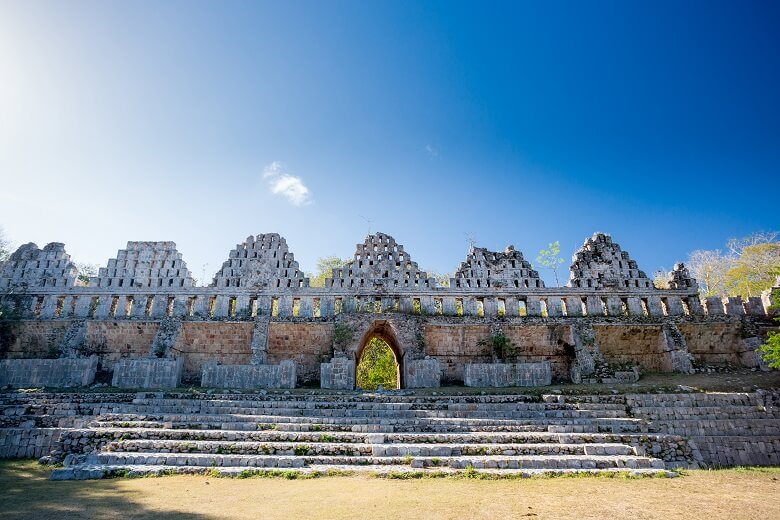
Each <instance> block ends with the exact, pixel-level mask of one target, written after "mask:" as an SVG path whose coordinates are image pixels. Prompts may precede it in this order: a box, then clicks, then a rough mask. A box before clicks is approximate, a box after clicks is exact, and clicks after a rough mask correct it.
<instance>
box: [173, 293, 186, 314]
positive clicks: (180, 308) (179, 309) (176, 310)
mask: <svg viewBox="0 0 780 520" xmlns="http://www.w3.org/2000/svg"><path fill="white" fill-rule="evenodd" d="M189 299H190V297H189V296H181V295H179V296H176V298H174V300H173V317H174V318H181V317H183V316H187V314H188V313H187V302H188V301H189Z"/></svg>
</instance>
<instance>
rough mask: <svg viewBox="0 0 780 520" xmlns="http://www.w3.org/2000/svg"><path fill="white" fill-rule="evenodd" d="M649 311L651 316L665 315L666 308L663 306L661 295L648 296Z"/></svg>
mask: <svg viewBox="0 0 780 520" xmlns="http://www.w3.org/2000/svg"><path fill="white" fill-rule="evenodd" d="M647 313H648V314H649V315H650V316H663V315H664V309H663V307H662V306H661V297H660V296H657V295H651V296H648V297H647Z"/></svg>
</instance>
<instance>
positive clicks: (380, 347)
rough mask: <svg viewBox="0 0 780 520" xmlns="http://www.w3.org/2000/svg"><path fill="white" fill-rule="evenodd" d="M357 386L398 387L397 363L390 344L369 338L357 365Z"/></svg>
mask: <svg viewBox="0 0 780 520" xmlns="http://www.w3.org/2000/svg"><path fill="white" fill-rule="evenodd" d="M356 383H357V386H358V388H363V389H365V390H376V388H377V387H378V386H379V385H382V387H383V388H398V363H396V361H395V355H394V354H393V351H392V349H391V348H390V346H389V345H388V344H387V343H385V342H384V341H382V340H381V339H379V338H371V340H369V342H368V345H366V348H364V349H363V354H362V355H361V356H360V362H359V363H358V367H357V381H356Z"/></svg>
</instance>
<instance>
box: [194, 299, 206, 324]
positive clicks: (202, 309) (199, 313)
mask: <svg viewBox="0 0 780 520" xmlns="http://www.w3.org/2000/svg"><path fill="white" fill-rule="evenodd" d="M193 315H194V316H196V317H198V318H200V319H202V320H207V319H209V296H206V295H201V296H196V297H195V305H194V306H193Z"/></svg>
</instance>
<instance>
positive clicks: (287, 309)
mask: <svg viewBox="0 0 780 520" xmlns="http://www.w3.org/2000/svg"><path fill="white" fill-rule="evenodd" d="M278 305H279V307H278V314H277V315H278V316H279V317H280V318H287V317H290V316H292V296H290V295H288V294H283V295H281V296H279V303H278Z"/></svg>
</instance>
